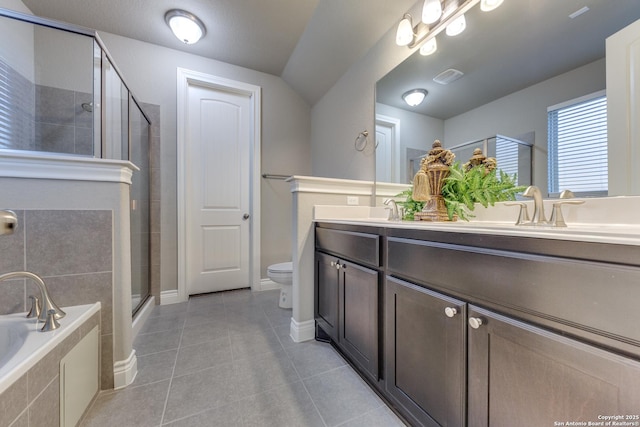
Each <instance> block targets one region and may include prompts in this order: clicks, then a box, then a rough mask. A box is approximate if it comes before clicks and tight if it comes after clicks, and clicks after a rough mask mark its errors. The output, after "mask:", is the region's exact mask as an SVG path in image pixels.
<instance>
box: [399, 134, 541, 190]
mask: <svg viewBox="0 0 640 427" xmlns="http://www.w3.org/2000/svg"><path fill="white" fill-rule="evenodd" d="M532 139H533V133H529V134H527V135H523V136H521V137H518V138H510V137H508V136H504V135H495V136H492V137H490V138H484V139H479V140H477V141H469V142H465V143H463V144H459V145H456V146H454V147H450V148H449V149H450V150H451V152H452V153H453V154H455V156H456V161H458V162H460V163H463V164H464V163H465V162H467V161H468V160H469V159H470V158H471V156H473V154H474V150H476V149H480V150H481V151H482V153H483V154H484V155H485V156H486V157H493V158H494V159H496V161H497V162H498V165H500V169H502V170H503V171H504V172H506V173H508V174H509V175H511V176H513V175H516V176H517V178H518V179H517V181H516V184H517V185H523V186H529V185H531V183H532V181H531V175H532V167H531V165H532V163H533V159H532V155H533V141H532ZM416 154H417V155H416ZM426 154H427V152H423V151H422V150H414V149H410V150H407V158H408V172H409V175H408V176H407V178H408V179H409V181H411V179H413V177H414V176H415V175H416V173H418V170H419V169H420V164H421V163H420V161H421V160H422V159H423V158H424V157H425V156H426ZM410 155H411V157H410Z"/></svg>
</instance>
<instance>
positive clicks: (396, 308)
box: [384, 276, 466, 426]
mask: <svg viewBox="0 0 640 427" xmlns="http://www.w3.org/2000/svg"><path fill="white" fill-rule="evenodd" d="M453 310H455V312H454V311H453ZM449 316H451V317H449ZM465 325H466V305H465V304H464V303H463V302H462V301H459V300H456V299H453V298H449V297H447V296H444V295H441V294H439V293H437V292H433V291H430V290H428V289H425V288H422V287H419V286H415V285H413V284H410V283H407V282H403V281H401V280H398V279H395V278H392V277H389V276H387V278H386V283H385V342H384V346H385V351H384V356H385V370H384V372H385V376H386V379H385V387H386V390H387V392H388V393H389V396H390V397H391V399H392V400H393V401H394V402H395V403H396V404H397V405H398V406H400V407H401V408H402V409H403V411H402V412H403V413H404V414H405V416H407V417H408V418H409V419H410V420H412V424H416V425H423V426H464V425H465V399H466V387H465V379H466V370H465V364H466V357H465V356H466V347H465V333H466V326H465Z"/></svg>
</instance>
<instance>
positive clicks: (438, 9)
mask: <svg viewBox="0 0 640 427" xmlns="http://www.w3.org/2000/svg"><path fill="white" fill-rule="evenodd" d="M494 1H495V0H494ZM440 16H442V4H441V3H440V0H424V6H422V22H424V23H425V24H433V23H434V22H436V21H437V20H438V19H440Z"/></svg>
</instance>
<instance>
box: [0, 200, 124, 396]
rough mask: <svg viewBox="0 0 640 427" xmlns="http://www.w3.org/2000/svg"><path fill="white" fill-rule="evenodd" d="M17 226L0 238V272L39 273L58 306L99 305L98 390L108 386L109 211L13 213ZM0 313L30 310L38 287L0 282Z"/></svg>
mask: <svg viewBox="0 0 640 427" xmlns="http://www.w3.org/2000/svg"><path fill="white" fill-rule="evenodd" d="M16 214H17V215H18V226H17V228H16V230H15V233H14V234H12V235H3V236H0V253H1V254H2V256H1V257H0V274H2V273H8V272H11V271H19V270H27V271H30V272H32V273H35V274H38V275H40V276H41V277H42V278H43V279H44V281H45V283H46V284H47V287H48V289H49V292H50V294H51V298H52V299H53V300H54V301H55V302H56V303H57V304H58V305H59V306H61V307H65V306H72V305H81V304H89V303H94V302H96V301H100V303H101V304H102V316H101V324H100V330H101V332H100V333H101V337H100V338H101V351H102V353H101V386H102V389H103V390H104V389H112V388H113V321H112V319H113V289H112V286H113V261H112V259H113V255H112V248H113V242H112V236H113V230H112V229H113V225H112V224H113V219H112V212H111V211H106V210H95V211H92V210H25V211H16ZM0 295H2V298H0V314H7V313H18V312H24V311H27V310H28V309H29V307H27V304H28V302H29V300H28V297H29V295H37V296H39V290H38V288H37V286H36V285H35V284H34V283H32V282H31V281H26V280H25V279H15V280H9V281H5V282H0Z"/></svg>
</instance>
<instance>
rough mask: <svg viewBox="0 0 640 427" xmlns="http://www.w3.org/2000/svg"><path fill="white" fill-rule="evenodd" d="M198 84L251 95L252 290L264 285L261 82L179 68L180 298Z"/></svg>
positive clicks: (183, 296) (184, 296)
mask: <svg viewBox="0 0 640 427" xmlns="http://www.w3.org/2000/svg"><path fill="white" fill-rule="evenodd" d="M190 85H198V86H204V87H207V88H211V89H218V90H223V91H227V92H233V93H237V94H240V95H246V96H248V97H249V98H250V99H249V103H250V109H251V117H250V123H251V129H250V131H249V132H250V139H251V141H250V145H251V146H250V152H251V167H250V175H251V176H250V177H249V187H250V190H249V191H250V193H251V194H250V196H249V198H250V199H249V215H251V223H250V225H249V280H250V282H251V283H250V285H251V290H259V289H260V146H261V141H260V135H261V121H260V118H261V117H262V116H261V112H260V105H261V102H260V94H261V88H260V86H255V85H252V84H248V83H244V82H239V81H235V80H230V79H226V78H223V77H218V76H213V75H210V74H205V73H201V72H198V71H192V70H188V69H185V68H178V102H177V163H178V164H177V167H178V171H177V175H178V189H177V190H178V206H177V211H178V212H177V213H178V300H179V301H187V300H188V299H189V290H188V289H187V283H186V277H187V268H186V234H187V233H186V218H187V212H186V205H185V190H186V188H185V185H186V179H185V173H186V172H187V171H186V167H185V162H186V160H187V159H186V154H185V149H184V148H185V143H186V121H187V114H188V111H187V110H188V105H189V99H188V97H189V86H190Z"/></svg>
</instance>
